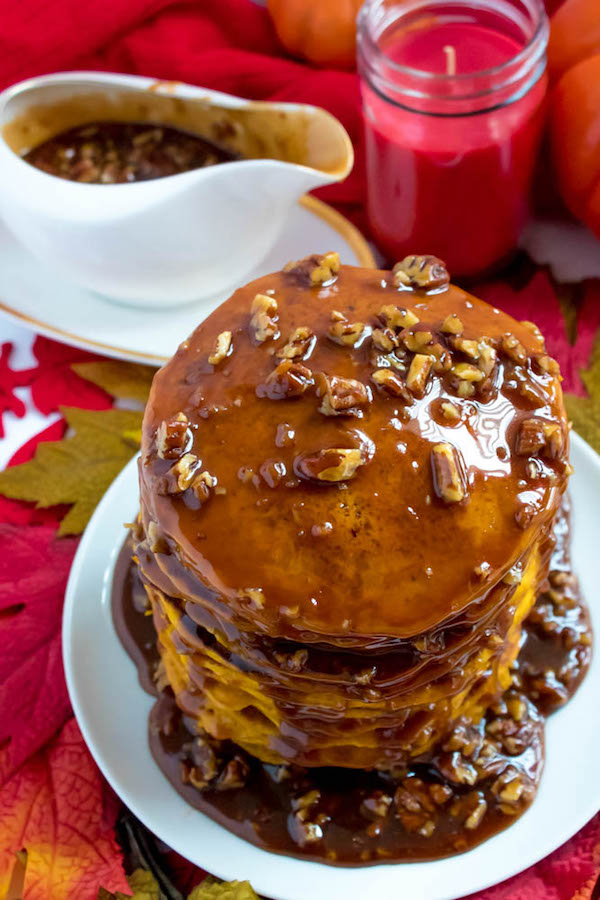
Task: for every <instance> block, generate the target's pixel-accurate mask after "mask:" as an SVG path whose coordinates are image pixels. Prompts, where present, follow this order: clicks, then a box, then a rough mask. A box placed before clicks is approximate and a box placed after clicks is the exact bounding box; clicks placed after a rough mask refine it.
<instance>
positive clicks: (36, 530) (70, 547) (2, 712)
mask: <svg viewBox="0 0 600 900" xmlns="http://www.w3.org/2000/svg"><path fill="white" fill-rule="evenodd" d="M76 547H77V540H75V539H74V538H57V537H56V533H55V529H54V528H52V527H50V526H46V525H37V526H21V527H16V526H14V525H4V524H2V525H0V647H2V653H0V785H2V784H3V783H4V782H5V781H6V779H7V778H9V777H10V776H11V774H12V773H13V772H15V770H16V769H17V768H18V767H19V766H20V765H21V764H22V763H23V762H24V761H25V760H26V759H28V757H30V756H31V755H32V754H33V753H35V752H37V751H38V750H39V749H40V747H42V746H43V745H44V744H45V743H46V741H48V740H49V739H50V738H51V737H52V736H53V735H54V734H55V733H56V732H57V730H58V729H59V728H60V727H61V726H62V725H63V724H64V722H65V721H66V720H67V719H68V718H69V716H70V715H71V705H70V703H69V697H68V694H67V687H66V684H65V678H64V673H63V667H62V655H61V643H60V628H61V616H62V607H63V598H64V592H65V587H66V584H67V578H68V575H69V569H70V567H71V562H72V560H73V555H74V553H75V549H76Z"/></svg>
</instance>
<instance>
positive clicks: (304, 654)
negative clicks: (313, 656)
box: [274, 648, 308, 672]
mask: <svg viewBox="0 0 600 900" xmlns="http://www.w3.org/2000/svg"><path fill="white" fill-rule="evenodd" d="M274 656H275V659H276V660H277V662H278V663H279V665H280V666H281V667H282V668H284V669H287V671H288V672H301V671H302V669H303V668H304V666H305V665H306V663H307V661H308V650H306V649H304V648H303V649H302V650H296V651H295V652H294V653H277V652H275V653H274Z"/></svg>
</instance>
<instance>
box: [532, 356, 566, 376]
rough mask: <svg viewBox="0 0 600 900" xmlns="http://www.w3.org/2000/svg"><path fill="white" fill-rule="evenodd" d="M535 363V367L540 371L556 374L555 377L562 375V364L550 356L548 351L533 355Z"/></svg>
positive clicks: (546, 373) (545, 373)
mask: <svg viewBox="0 0 600 900" xmlns="http://www.w3.org/2000/svg"><path fill="white" fill-rule="evenodd" d="M533 364H534V366H535V368H536V369H537V370H538V371H539V372H543V373H544V375H554V376H555V377H557V378H559V377H560V366H559V364H558V363H557V362H556V360H555V359H553V358H552V357H551V356H548V354H547V353H542V354H540V355H539V356H534V357H533Z"/></svg>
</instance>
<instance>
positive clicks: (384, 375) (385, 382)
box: [371, 369, 413, 403]
mask: <svg viewBox="0 0 600 900" xmlns="http://www.w3.org/2000/svg"><path fill="white" fill-rule="evenodd" d="M371 378H372V380H373V381H374V382H375V384H376V385H377V386H378V387H380V388H382V389H383V390H384V391H386V392H387V393H388V394H391V395H392V397H399V398H400V399H401V400H403V401H404V402H405V403H412V400H413V398H412V394H411V393H410V391H409V390H408V388H407V387H406V385H405V384H404V382H403V381H402V380H401V378H399V377H398V375H397V374H396V372H394V371H393V370H392V369H377V370H376V371H375V372H373V374H372V375H371Z"/></svg>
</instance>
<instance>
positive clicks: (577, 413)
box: [565, 334, 600, 453]
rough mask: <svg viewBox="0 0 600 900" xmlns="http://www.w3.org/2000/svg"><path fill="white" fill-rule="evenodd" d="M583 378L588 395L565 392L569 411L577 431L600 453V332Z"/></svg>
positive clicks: (582, 373)
mask: <svg viewBox="0 0 600 900" xmlns="http://www.w3.org/2000/svg"><path fill="white" fill-rule="evenodd" d="M581 380H582V381H583V383H584V385H585V387H586V389H587V392H588V396H587V397H576V396H575V395H574V394H565V404H566V407H567V413H568V415H569V418H570V420H571V421H572V423H573V428H574V429H575V431H577V432H578V433H579V434H580V435H581V437H582V438H584V440H586V441H587V442H588V444H590V445H591V446H592V447H593V448H594V450H596V451H597V452H598V453H600V334H598V335H597V337H596V342H595V344H594V349H593V351H592V355H591V358H590V362H589V365H588V368H587V369H583V370H582V371H581Z"/></svg>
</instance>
